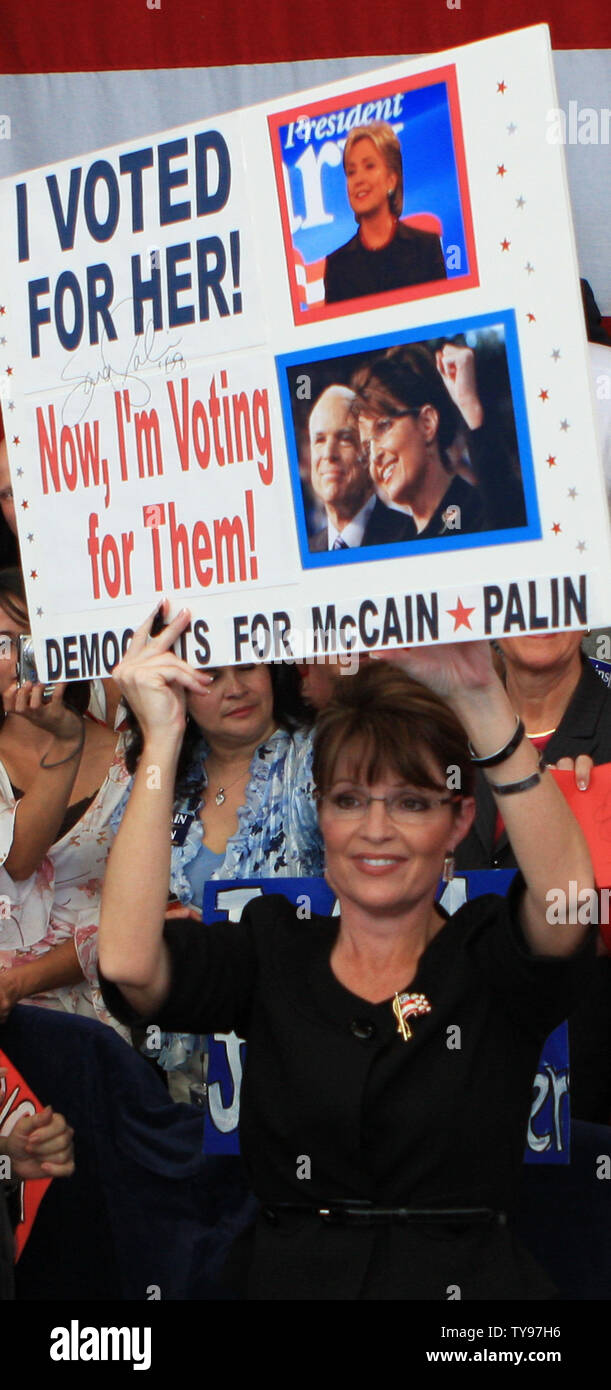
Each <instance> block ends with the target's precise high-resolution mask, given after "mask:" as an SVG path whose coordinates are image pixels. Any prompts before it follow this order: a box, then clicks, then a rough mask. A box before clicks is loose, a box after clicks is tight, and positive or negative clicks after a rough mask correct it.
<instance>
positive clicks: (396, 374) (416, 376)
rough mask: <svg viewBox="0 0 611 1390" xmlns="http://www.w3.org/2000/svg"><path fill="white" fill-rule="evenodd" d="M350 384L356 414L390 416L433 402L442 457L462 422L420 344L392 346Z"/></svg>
mask: <svg viewBox="0 0 611 1390" xmlns="http://www.w3.org/2000/svg"><path fill="white" fill-rule="evenodd" d="M350 386H351V388H352V390H353V391H354V395H355V399H354V401H353V402H352V407H351V413H352V414H353V415H355V416H357V417H358V416H359V415H365V416H368V417H373V418H374V419H375V418H376V417H377V418H378V419H379V418H380V417H382V416H385V415H387V416H388V417H389V418H390V419H392V418H393V417H395V416H397V415H399V414H400V413H401V411H402V410H405V409H406V408H407V409H410V410H411V409H412V408H413V407H421V406H423V405H432V406H433V407H434V409H435V410H436V411H437V415H438V417H439V424H438V426H437V436H436V438H437V444H438V447H439V451H440V453H441V455H442V459H443V462H444V464H445V465H446V467H449V466H450V465H449V461H448V460H446V459H445V458H444V457H443V454H444V450H446V449H447V448H449V446H450V444H451V443H452V440H453V439H454V436H455V435H456V433H457V430H458V426H459V424H460V415H459V413H458V410H457V409H456V406H455V405H454V402H453V401H452V398H451V396H450V394H449V392H448V389H447V387H446V384H445V382H444V380H443V378H442V376H441V373H440V372H439V371H438V370H437V367H436V365H435V362H434V359H433V357H432V356H431V353H430V352H429V351H428V350H427V348H424V347H421V346H420V344H419V343H411V344H409V343H402V344H399V345H398V346H397V347H393V348H389V349H388V351H387V352H386V353H385V354H384V356H383V357H378V358H376V359H375V361H374V362H372V363H371V365H370V366H365V367H360V368H359V369H358V371H356V372H355V374H354V376H353V378H352V381H351V382H350Z"/></svg>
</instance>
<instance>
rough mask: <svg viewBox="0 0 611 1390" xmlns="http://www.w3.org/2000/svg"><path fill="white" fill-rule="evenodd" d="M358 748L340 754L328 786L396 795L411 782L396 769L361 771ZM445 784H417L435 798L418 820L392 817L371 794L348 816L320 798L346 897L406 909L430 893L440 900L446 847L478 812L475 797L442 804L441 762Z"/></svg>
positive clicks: (336, 886)
mask: <svg viewBox="0 0 611 1390" xmlns="http://www.w3.org/2000/svg"><path fill="white" fill-rule="evenodd" d="M358 761H359V759H358V750H350V749H349V748H348V749H345V750H344V751H343V752H342V753H341V754H340V756H339V757H338V759H337V763H336V766H335V773H334V776H333V782H332V784H331V785H330V787H328V788H327V789H326V791H327V792H333V793H336V792H345V793H350V792H352V791H355V790H359V791H360V792H364V793H365V794H368V795H371V796H374V797H383V796H391V795H394V794H396V793H397V792H398V791H400V790H404V789H406V784H405V782H404V780H403V779H402V778H401V777H400V775H399V774H398V773H397V772H395V771H393V770H392V769H387V770H386V771H385V772H384V773H383V774H380V775H379V776H378V778H377V780H376V781H375V783H372V785H371V786H367V785H365V784H364V783H363V780H362V777H360V776H359V769H358ZM435 780H436V782H438V786H439V790H438V791H432V790H431V789H430V788H412V789H411V791H412V792H413V795H414V796H415V797H417V798H418V799H419V800H420V802H421V803H422V802H424V803H426V804H428V805H429V806H431V809H429V810H425V811H423V812H422V813H421V819H420V820H418V822H417V823H415V824H411V823H407V822H403V823H402V822H400V821H396V820H393V819H392V818H391V817H390V816H389V814H388V812H387V809H386V806H385V804H384V802H382V801H372V802H370V804H369V807H368V808H367V810H366V811H365V812H364V814H363V815H362V816H361V817H360V818H356V819H354V820H353V819H352V818H350V817H348V818H346V819H342V817H341V815H338V814H337V812H334V810H333V808H332V807H331V806H330V805H329V802H328V800H327V799H324V800H323V801H322V802H321V807H320V813H319V820H320V829H321V832H322V835H323V839H324V842H325V863H326V870H325V877H326V879H327V881H328V883H329V884H330V886H331V888H332V889H333V890H334V892H335V893H336V894H337V896H338V898H339V899H340V904H341V903H342V901H343V902H349V903H350V904H351V905H353V906H355V907H358V908H359V909H360V910H361V911H365V912H367V913H368V912H371V913H374V914H378V913H379V912H381V911H383V912H384V913H385V914H387V915H389V916H397V915H401V914H403V913H405V912H407V911H409V910H410V909H411V908H413V907H415V906H417V905H418V904H419V903H422V902H423V901H430V902H431V903H432V902H433V898H434V894H435V889H436V887H437V883H438V880H439V877H440V874H441V871H442V867H443V861H444V857H445V855H446V854H447V853H448V852H450V851H452V850H454V849H455V848H456V845H457V844H458V843H459V841H460V840H461V839H463V837H464V836H465V835H466V834H467V831H468V829H469V827H470V825H471V823H472V820H473V815H474V802H473V799H472V798H471V797H465V798H464V799H463V800H462V801H458V802H456V803H453V804H450V805H435V804H432V803H435V802H436V801H437V800H438V798H441V797H443V798H445V797H447V796H448V794H449V793H448V790H447V787H446V786H445V783H444V779H443V775H442V773H441V769H437V770H436V776H435Z"/></svg>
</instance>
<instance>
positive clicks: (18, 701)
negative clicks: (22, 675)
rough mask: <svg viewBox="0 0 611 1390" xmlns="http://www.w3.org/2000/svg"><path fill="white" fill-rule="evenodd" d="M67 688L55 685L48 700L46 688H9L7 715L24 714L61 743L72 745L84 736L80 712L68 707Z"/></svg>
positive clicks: (37, 726) (27, 682)
mask: <svg viewBox="0 0 611 1390" xmlns="http://www.w3.org/2000/svg"><path fill="white" fill-rule="evenodd" d="M65 691H66V686H65V684H60V685H54V686H53V692H52V694H51V696H50V697H49V698H48V699H46V698H45V687H44V685H41V684H36V685H33V684H32V682H31V681H25V683H24V684H23V685H21V686H19V685H17V683H16V681H14V682H13V684H12V685H9V687H8V690H5V692H4V695H3V697H2V698H3V702H4V709H5V712H6V713H7V714H20V715H22V716H23V718H24V719H28V720H29V722H30V724H35V725H36V728H37V729H43V730H44V732H45V733H47V734H52V735H53V737H54V738H56V739H58V740H59V741H60V743H70V742H72V741H73V740H74V739H75V738H78V737H79V735H80V731H81V727H82V720H81V716H80V714H77V712H76V710H73V709H70V707H69V706H68V705H65V704H64V694H65Z"/></svg>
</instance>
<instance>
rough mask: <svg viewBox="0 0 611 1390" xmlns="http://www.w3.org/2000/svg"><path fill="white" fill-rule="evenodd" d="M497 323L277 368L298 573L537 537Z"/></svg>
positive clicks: (508, 358)
mask: <svg viewBox="0 0 611 1390" xmlns="http://www.w3.org/2000/svg"><path fill="white" fill-rule="evenodd" d="M492 318H493V316H488V317H487V319H486V320H482V319H480V320H478V321H475V320H474V321H473V322H472V324H471V326H470V327H468V326H466V325H464V324H463V325H462V331H460V332H458V333H456V332H454V333H450V332H445V333H442V332H441V331H440V332H439V334H437V335H436V336H435V337H430V338H427V339H425V340H417V339H415V338H414V339H412V338H410V336H409V335H405V334H403V335H394V337H393V338H392V340H390V339H388V340H386V342H385V344H384V345H378V343H379V340H375V342H376V345H375V346H374V345H373V341H372V340H370V343H369V344H365V343H360V344H352V345H351V346H352V347H354V348H357V349H358V350H357V351H354V352H351V353H346V351H345V348H346V345H345V344H343V345H342V346H341V348H339V349H338V348H336V349H329V350H328V351H327V353H326V354H325V356H324V357H321V358H319V359H318V360H317V361H315V362H311V361H308V362H305V361H304V360H303V357H304V355H305V354H299V356H298V358H297V359H296V358H295V357H294V356H293V357H292V358H283V359H279V373H280V385H281V393H282V397H283V406H284V411H285V427H286V430H287V437H288V442H289V456H290V459H291V469H292V481H293V492H294V500H295V508H296V514H297V520H298V530H299V535H300V543H301V550H302V560H303V563H304V565H306V566H308V565H312V564H314V565H319V564H323V563H338V562H340V563H341V562H343V563H346V562H349V561H351V560H356V559H358V560H361V561H362V560H363V559H373V558H378V559H379V558H381V557H382V556H383V555H384V554H388V555H396V553H397V547H398V546H401V549H402V550H404V552H405V554H406V555H409V554H412V555H413V554H416V553H422V552H423V550H425V549H426V550H439V549H442V550H443V549H446V548H448V547H449V546H450V547H454V548H456V547H464V546H465V545H483V544H498V543H500V542H503V541H510V540H518V539H520V540H523V539H525V538H526V537H531V538H534V537H536V536H538V535H539V534H540V528H539V520H538V509H537V503H536V496H535V491H534V482H533V470H532V457H531V451H530V441H529V437H528V430H527V426H526V417H525V412H524V408H523V399H522V384H521V378H520V373H519V360H518V358H517V348H516V345H515V342H514V339H513V325H512V323H511V321H510V318H509V316H507V321H506V322H502V321H497V322H492V321H490V322H489V321H488V319H492ZM439 327H440V329H441V328H442V327H444V326H443V325H440V326H439ZM445 327H446V328H447V329H448V330H449V329H450V328H451V327H452V325H449V324H448V325H445ZM454 327H456V325H454ZM380 547H384V550H381V549H380ZM363 551H366V552H367V553H366V554H363ZM315 557H316V558H315Z"/></svg>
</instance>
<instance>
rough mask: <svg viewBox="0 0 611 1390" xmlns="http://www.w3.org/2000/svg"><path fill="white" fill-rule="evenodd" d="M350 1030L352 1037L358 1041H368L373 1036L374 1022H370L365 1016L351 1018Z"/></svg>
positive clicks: (374, 1030) (374, 1031)
mask: <svg viewBox="0 0 611 1390" xmlns="http://www.w3.org/2000/svg"><path fill="white" fill-rule="evenodd" d="M350 1032H351V1033H352V1036H353V1037H354V1038H358V1039H359V1041H360V1042H370V1041H371V1039H372V1038H374V1037H375V1033H376V1028H375V1023H370V1022H369V1019H367V1018H353V1020H352V1023H351V1024H350Z"/></svg>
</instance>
